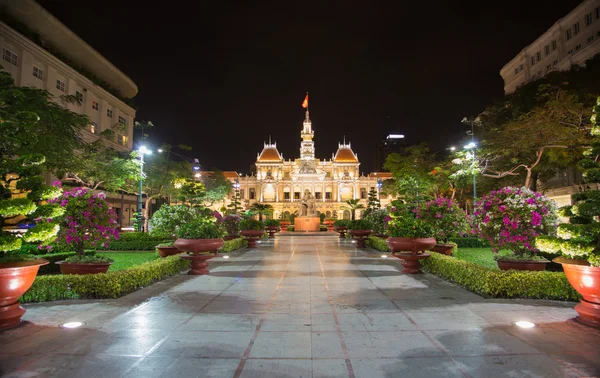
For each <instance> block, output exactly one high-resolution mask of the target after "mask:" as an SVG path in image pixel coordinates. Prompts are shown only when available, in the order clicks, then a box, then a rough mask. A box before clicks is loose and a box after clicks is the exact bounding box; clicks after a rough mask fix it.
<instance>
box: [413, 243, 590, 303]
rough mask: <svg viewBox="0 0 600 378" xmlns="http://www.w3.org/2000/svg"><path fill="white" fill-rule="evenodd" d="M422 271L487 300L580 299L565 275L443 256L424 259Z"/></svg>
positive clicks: (436, 255) (432, 255)
mask: <svg viewBox="0 0 600 378" xmlns="http://www.w3.org/2000/svg"><path fill="white" fill-rule="evenodd" d="M421 269H422V270H423V271H425V272H428V273H431V274H434V275H436V276H438V277H441V278H443V279H445V280H448V281H450V282H453V283H455V284H457V285H459V286H462V287H464V288H465V289H467V290H470V291H472V292H474V293H476V294H479V295H482V296H485V297H492V298H531V299H555V300H569V301H578V300H579V299H580V295H579V294H578V293H577V292H576V291H575V290H574V289H573V288H572V287H571V285H570V284H569V281H568V280H567V277H566V276H565V274H564V273H562V272H548V271H519V270H508V271H503V270H496V269H488V268H485V267H483V266H481V265H478V264H475V263H472V262H468V261H463V260H458V259H456V258H453V257H450V256H445V255H442V254H439V253H432V254H431V256H430V257H429V258H427V259H425V260H422V261H421Z"/></svg>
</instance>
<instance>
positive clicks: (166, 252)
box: [156, 246, 181, 258]
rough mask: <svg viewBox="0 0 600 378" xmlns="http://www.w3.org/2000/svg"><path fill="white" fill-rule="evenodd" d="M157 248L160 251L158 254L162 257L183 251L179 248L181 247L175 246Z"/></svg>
mask: <svg viewBox="0 0 600 378" xmlns="http://www.w3.org/2000/svg"><path fill="white" fill-rule="evenodd" d="M156 250H157V251H158V254H159V255H160V257H163V258H164V257H168V256H173V255H178V254H180V253H181V251H180V250H179V248H177V247H175V246H173V247H156Z"/></svg>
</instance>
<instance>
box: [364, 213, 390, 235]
mask: <svg viewBox="0 0 600 378" xmlns="http://www.w3.org/2000/svg"><path fill="white" fill-rule="evenodd" d="M365 219H367V220H368V221H369V222H371V224H372V225H373V233H374V234H375V235H385V234H386V232H387V227H388V220H389V219H390V217H389V215H388V211H387V210H386V209H378V210H373V211H371V212H370V213H369V214H368V215H367V216H365Z"/></svg>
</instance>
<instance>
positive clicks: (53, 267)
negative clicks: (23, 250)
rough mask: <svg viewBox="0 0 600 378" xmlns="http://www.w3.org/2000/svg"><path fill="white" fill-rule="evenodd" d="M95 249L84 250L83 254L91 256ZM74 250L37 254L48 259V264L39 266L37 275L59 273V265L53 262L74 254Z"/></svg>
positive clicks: (38, 256)
mask: <svg viewBox="0 0 600 378" xmlns="http://www.w3.org/2000/svg"><path fill="white" fill-rule="evenodd" d="M95 253H96V251H85V252H84V255H86V256H93V255H94V254H95ZM76 255H77V253H75V252H59V253H47V254H44V255H37V256H36V257H37V258H41V259H44V260H48V261H49V262H50V264H46V265H42V266H40V269H39V271H38V275H44V274H60V265H57V264H55V263H56V262H57V261H63V260H66V259H68V258H69V257H72V256H76Z"/></svg>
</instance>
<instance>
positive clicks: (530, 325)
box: [515, 320, 535, 328]
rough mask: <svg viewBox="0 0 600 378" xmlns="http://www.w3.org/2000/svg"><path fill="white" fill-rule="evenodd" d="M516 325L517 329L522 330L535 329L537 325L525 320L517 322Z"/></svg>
mask: <svg viewBox="0 0 600 378" xmlns="http://www.w3.org/2000/svg"><path fill="white" fill-rule="evenodd" d="M515 325H516V326H517V327H521V328H533V327H535V324H534V323H532V322H528V321H525V320H519V321H518V322H515Z"/></svg>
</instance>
